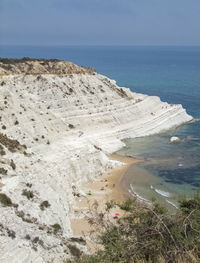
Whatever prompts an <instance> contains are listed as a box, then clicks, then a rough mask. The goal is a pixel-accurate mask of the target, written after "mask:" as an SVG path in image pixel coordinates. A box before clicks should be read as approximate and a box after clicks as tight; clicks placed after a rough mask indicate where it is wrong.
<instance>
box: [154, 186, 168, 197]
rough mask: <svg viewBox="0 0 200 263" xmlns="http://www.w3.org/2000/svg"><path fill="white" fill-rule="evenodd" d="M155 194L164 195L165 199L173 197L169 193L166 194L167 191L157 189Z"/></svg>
mask: <svg viewBox="0 0 200 263" xmlns="http://www.w3.org/2000/svg"><path fill="white" fill-rule="evenodd" d="M155 192H156V193H157V194H159V195H162V196H164V197H171V194H170V193H169V192H165V191H162V190H159V189H156V188H155Z"/></svg>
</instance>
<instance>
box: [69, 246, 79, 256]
mask: <svg viewBox="0 0 200 263" xmlns="http://www.w3.org/2000/svg"><path fill="white" fill-rule="evenodd" d="M68 248H69V250H70V253H71V254H72V256H74V257H76V258H80V256H81V254H82V252H81V251H80V249H79V248H77V247H76V246H74V245H71V244H69V245H68Z"/></svg>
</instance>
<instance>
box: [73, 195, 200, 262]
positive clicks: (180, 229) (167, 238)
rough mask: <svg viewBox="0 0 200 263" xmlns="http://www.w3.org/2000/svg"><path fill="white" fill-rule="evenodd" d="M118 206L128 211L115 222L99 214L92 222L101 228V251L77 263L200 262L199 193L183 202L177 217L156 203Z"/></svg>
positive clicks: (128, 203) (99, 239) (99, 240)
mask: <svg viewBox="0 0 200 263" xmlns="http://www.w3.org/2000/svg"><path fill="white" fill-rule="evenodd" d="M118 206H119V207H120V208H121V209H123V210H125V211H126V212H125V214H124V216H122V217H121V218H118V219H117V220H116V221H113V220H109V219H108V217H107V216H104V217H102V215H100V214H98V213H97V214H96V218H92V220H90V223H91V224H92V225H93V227H94V229H95V230H96V229H99V233H98V234H97V235H96V238H98V243H100V244H101V246H102V250H99V251H97V252H96V253H95V254H94V255H92V256H83V257H81V259H80V260H77V261H76V262H78V263H86V262H87V263H89V262H91V263H92V262H93V263H99V262H102V263H110V262H120V263H149V262H151V263H161V262H162V263H189V262H191V263H192V262H200V194H199V193H198V194H196V195H195V196H194V197H193V198H190V199H188V200H187V199H184V200H182V201H180V209H179V210H178V212H177V213H176V214H175V215H172V214H170V213H169V212H167V211H166V209H165V208H163V207H161V206H160V205H158V204H157V203H154V204H153V205H152V206H149V205H145V204H141V203H137V202H134V201H132V200H126V201H125V202H124V203H122V204H119V205H118ZM108 212H109V211H108ZM95 230H94V232H95Z"/></svg>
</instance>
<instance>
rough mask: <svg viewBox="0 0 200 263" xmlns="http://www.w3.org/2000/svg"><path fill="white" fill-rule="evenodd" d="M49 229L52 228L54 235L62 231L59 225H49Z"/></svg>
mask: <svg viewBox="0 0 200 263" xmlns="http://www.w3.org/2000/svg"><path fill="white" fill-rule="evenodd" d="M51 227H52V228H53V231H54V234H57V233H58V232H59V231H61V229H62V228H61V226H60V225H59V224H54V225H51Z"/></svg>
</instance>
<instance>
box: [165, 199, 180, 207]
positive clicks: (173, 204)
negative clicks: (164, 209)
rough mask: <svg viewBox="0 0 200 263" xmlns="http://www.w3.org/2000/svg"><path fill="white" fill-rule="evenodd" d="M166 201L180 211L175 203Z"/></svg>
mask: <svg viewBox="0 0 200 263" xmlns="http://www.w3.org/2000/svg"><path fill="white" fill-rule="evenodd" d="M166 201H167V203H169V204H170V205H172V206H174V207H175V208H176V209H178V206H177V205H176V204H175V203H173V202H172V201H169V200H167V199H166Z"/></svg>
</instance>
